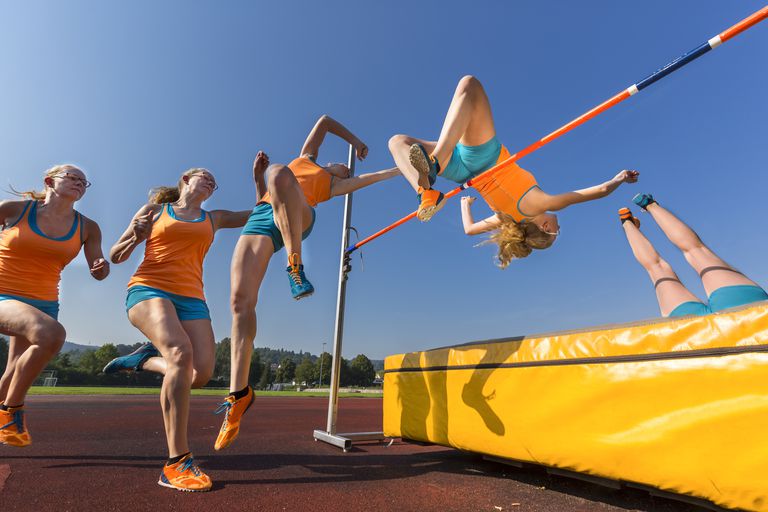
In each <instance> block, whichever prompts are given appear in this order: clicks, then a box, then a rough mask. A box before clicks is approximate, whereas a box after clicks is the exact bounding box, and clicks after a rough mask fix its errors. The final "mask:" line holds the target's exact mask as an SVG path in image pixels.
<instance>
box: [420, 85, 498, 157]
mask: <svg viewBox="0 0 768 512" xmlns="http://www.w3.org/2000/svg"><path fill="white" fill-rule="evenodd" d="M494 135H496V129H495V128H494V125H493V115H492V114H491V104H490V102H489V101H488V96H487V95H486V94H485V90H484V89H483V85H482V84H481V83H480V81H479V80H478V79H477V78H475V77H473V76H465V77H464V78H462V79H461V80H459V85H458V86H456V92H455V93H454V94H453V99H452V100H451V106H450V107H448V114H446V116H445V121H444V122H443V129H442V130H441V131H440V138H439V139H438V140H437V146H436V147H435V149H434V151H433V152H432V155H433V156H435V157H437V161H438V162H440V165H441V166H442V167H443V168H445V166H446V165H448V161H449V159H450V158H451V154H452V153H453V148H455V147H456V144H457V143H459V142H461V143H462V144H464V145H466V146H478V145H480V144H483V143H485V142H488V141H489V140H491V138H492V137H493V136H494Z"/></svg>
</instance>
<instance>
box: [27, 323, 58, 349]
mask: <svg viewBox="0 0 768 512" xmlns="http://www.w3.org/2000/svg"><path fill="white" fill-rule="evenodd" d="M26 337H27V339H28V340H29V341H30V342H31V343H32V344H33V345H36V346H38V347H40V348H41V349H43V350H45V351H46V352H49V353H51V354H56V353H58V352H59V350H61V347H62V346H64V340H66V338H67V331H66V330H65V329H64V326H63V325H61V324H60V323H59V322H52V323H48V324H40V325H36V326H34V327H33V328H32V329H31V330H30V331H29V333H28V334H27V336H26Z"/></svg>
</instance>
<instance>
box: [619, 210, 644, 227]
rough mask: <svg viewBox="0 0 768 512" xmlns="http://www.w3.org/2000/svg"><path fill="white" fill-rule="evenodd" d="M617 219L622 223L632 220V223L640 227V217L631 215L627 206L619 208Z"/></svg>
mask: <svg viewBox="0 0 768 512" xmlns="http://www.w3.org/2000/svg"><path fill="white" fill-rule="evenodd" d="M619 221H621V223H622V224H624V223H625V222H632V224H634V225H635V226H637V227H638V228H639V227H640V219H638V218H637V217H635V216H634V215H632V212H631V211H630V209H629V208H619Z"/></svg>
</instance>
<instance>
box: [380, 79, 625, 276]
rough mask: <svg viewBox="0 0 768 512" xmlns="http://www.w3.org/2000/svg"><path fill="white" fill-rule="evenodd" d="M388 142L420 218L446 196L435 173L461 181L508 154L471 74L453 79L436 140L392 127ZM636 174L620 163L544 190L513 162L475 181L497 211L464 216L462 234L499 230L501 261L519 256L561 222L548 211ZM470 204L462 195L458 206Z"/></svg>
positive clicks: (547, 238)
mask: <svg viewBox="0 0 768 512" xmlns="http://www.w3.org/2000/svg"><path fill="white" fill-rule="evenodd" d="M389 150H390V152H391V153H392V156H393V158H394V160H395V163H396V164H397V165H398V167H399V168H400V170H401V171H402V173H403V176H405V178H406V179H407V180H408V182H409V183H410V184H411V186H412V187H413V189H414V190H415V191H416V193H417V194H418V197H419V201H420V204H419V209H418V213H417V216H418V218H419V220H421V221H422V222H426V221H428V220H429V219H431V218H432V216H433V215H434V214H435V213H436V212H437V211H438V210H439V209H440V208H442V207H443V204H444V201H443V194H442V193H441V192H439V191H438V190H435V189H433V188H432V185H433V184H434V183H435V180H436V179H437V176H442V177H443V178H446V179H449V180H451V181H454V182H456V183H464V182H466V181H467V180H470V179H472V178H474V177H475V176H478V175H479V174H481V173H483V172H485V171H486V170H488V169H490V168H491V167H493V166H495V165H496V164H498V163H501V162H503V161H504V160H507V159H508V158H509V157H510V154H509V151H507V149H506V148H505V147H504V146H502V145H501V143H500V142H499V141H498V139H497V138H496V130H495V128H494V124H493V116H492V115H491V105H490V103H489V101H488V97H487V96H486V94H485V91H484V90H483V86H482V85H481V84H480V82H479V81H478V80H477V79H476V78H475V77H472V76H465V77H464V78H462V79H461V80H460V81H459V85H458V87H457V88H456V92H455V93H454V96H453V100H452V101H451V106H450V107H449V109H448V114H447V116H446V118H445V122H444V123H443V128H442V130H441V132H440V138H439V139H438V140H437V141H436V142H430V141H426V140H421V139H416V138H414V137H410V136H408V135H395V136H393V137H392V138H391V139H390V140H389ZM638 176H639V173H638V172H637V171H622V172H620V173H619V174H617V175H616V176H615V177H614V178H613V179H611V180H609V181H606V182H605V183H602V184H600V185H596V186H594V187H589V188H586V189H582V190H576V191H574V192H567V193H564V194H556V195H550V194H547V193H546V192H544V191H543V190H541V188H539V186H538V184H537V182H536V178H534V176H533V175H532V174H531V173H529V172H528V171H526V170H524V169H522V168H520V167H519V166H518V165H517V164H516V163H512V164H510V165H509V166H508V167H507V168H506V169H504V170H502V171H500V172H497V173H496V174H494V175H493V176H491V177H489V178H481V179H480V181H479V183H478V184H476V185H475V188H476V189H477V191H478V192H479V193H480V195H481V196H482V197H483V199H485V201H486V202H487V203H488V206H490V208H491V210H493V211H494V212H495V214H494V215H493V216H491V217H489V218H487V219H485V220H483V221H481V222H478V223H475V222H470V229H469V231H471V232H468V234H477V233H480V232H485V231H494V230H498V233H497V234H496V235H495V237H494V238H493V240H494V241H495V242H497V243H498V244H499V260H500V264H501V266H502V267H505V266H506V265H507V264H508V263H509V261H510V259H511V258H522V257H525V256H527V255H528V254H530V252H531V249H546V248H548V247H550V246H551V245H552V244H553V243H554V241H555V239H556V238H557V235H558V234H559V232H560V227H559V225H558V222H557V216H556V215H554V214H552V213H548V212H554V211H558V210H562V209H564V208H567V207H568V206H570V205H573V204H577V203H583V202H585V201H592V200H594V199H599V198H602V197H605V196H607V195H608V194H610V193H611V192H613V191H614V190H615V189H616V188H617V187H618V186H619V185H621V184H622V183H625V182H626V183H634V182H635V181H637V178H638ZM470 204H471V201H465V202H464V205H466V208H463V209H462V212H463V211H464V210H465V209H466V210H468V209H469V205H470ZM470 219H471V216H470ZM465 231H467V223H466V222H465Z"/></svg>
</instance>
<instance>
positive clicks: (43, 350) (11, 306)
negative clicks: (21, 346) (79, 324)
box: [0, 300, 66, 406]
mask: <svg viewBox="0 0 768 512" xmlns="http://www.w3.org/2000/svg"><path fill="white" fill-rule="evenodd" d="M0 332H2V333H4V334H9V335H10V336H12V337H16V336H20V337H22V338H24V339H25V340H27V341H28V342H29V346H28V347H27V348H26V350H23V352H22V351H21V350H19V352H22V353H21V354H20V355H19V356H18V358H17V359H16V363H15V365H14V366H13V369H12V371H11V374H12V375H11V377H10V383H9V384H8V391H7V393H6V395H5V405H10V406H14V405H20V404H22V403H24V398H25V397H26V395H27V391H28V390H29V387H30V386H31V385H32V383H33V382H34V381H35V379H36V378H37V377H38V375H40V372H41V371H42V370H43V369H44V368H45V367H46V365H47V364H48V362H49V361H50V360H51V359H53V357H54V356H55V355H56V354H57V353H58V352H59V350H61V347H62V345H64V339H65V338H66V331H65V330H64V327H63V326H62V325H61V324H60V323H59V322H57V321H56V320H54V319H53V318H51V317H50V316H48V315H46V314H45V313H43V312H42V311H40V310H39V309H37V308H34V307H32V306H30V305H28V304H25V303H23V302H19V301H15V300H4V301H0ZM8 356H9V362H10V360H11V353H9V354H8ZM7 372H8V371H7V370H6V373H7Z"/></svg>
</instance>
